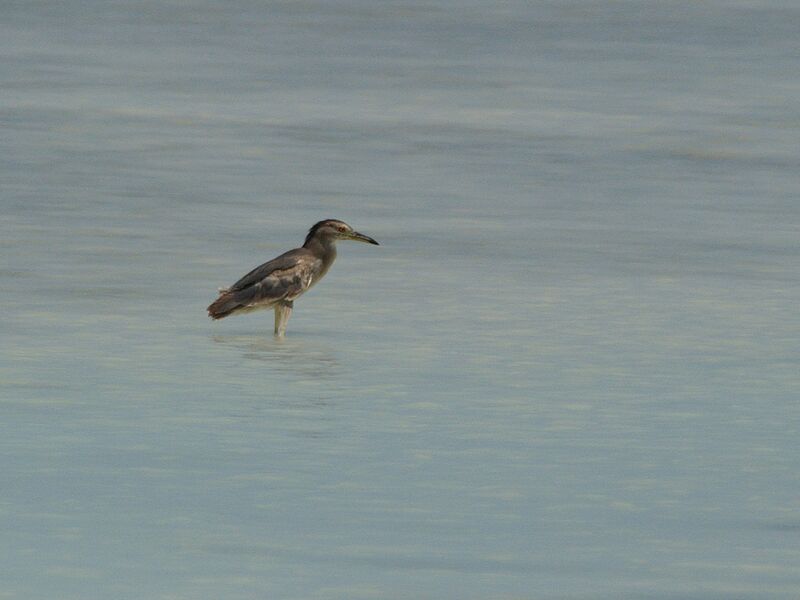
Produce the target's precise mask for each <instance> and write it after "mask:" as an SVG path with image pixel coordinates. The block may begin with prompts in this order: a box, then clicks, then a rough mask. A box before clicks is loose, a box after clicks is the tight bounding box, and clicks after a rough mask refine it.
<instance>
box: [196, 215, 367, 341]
mask: <svg viewBox="0 0 800 600" xmlns="http://www.w3.org/2000/svg"><path fill="white" fill-rule="evenodd" d="M338 240H354V241H356V242H364V243H367V244H374V245H376V246H379V245H380V244H378V242H376V241H375V240H374V239H372V238H371V237H369V236H367V235H364V234H363V233H359V232H357V231H355V230H354V229H353V228H352V227H350V225H348V224H347V223H345V222H344V221H340V220H338V219H325V220H323V221H319V222H318V223H315V224H314V225H313V226H312V227H311V229H309V230H308V235H306V239H305V242H304V243H303V245H302V246H301V247H300V248H295V249H294V250H289V251H288V252H285V253H283V254H281V255H280V256H278V257H276V258H273V259H272V260H270V261H268V262H265V263H264V264H263V265H260V266H258V267H256V268H255V269H253V270H252V271H250V272H249V273H248V274H247V275H245V276H244V277H242V278H241V279H239V281H237V282H236V283H234V284H233V285H232V286H230V287H228V288H219V290H218V291H219V298H217V299H216V300H214V302H212V303H211V304H210V305H209V307H208V309H207V310H208V316H209V317H211V318H212V319H214V320H218V319H224V318H225V317H228V316H230V315H237V314H244V313H249V312H253V311H256V310H262V309H269V308H271V309H273V310H274V311H275V332H274V333H275V337H276V338H283V337H284V336H285V335H286V324H287V323H288V322H289V317H291V315H292V309H293V308H294V301H295V300H296V299H297V298H299V297H300V296H301V295H303V294H304V293H306V292H307V291H308V290H310V289H311V288H312V287H313V286H314V285H316V284H317V283H318V282H319V280H320V279H322V278H323V277H324V276H325V274H326V273H327V272H328V269H330V268H331V265H332V264H333V261H334V260H335V259H336V242H337V241H338Z"/></svg>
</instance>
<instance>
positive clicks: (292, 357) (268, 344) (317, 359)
mask: <svg viewBox="0 0 800 600" xmlns="http://www.w3.org/2000/svg"><path fill="white" fill-rule="evenodd" d="M212 340H213V341H214V343H216V344H220V345H222V346H226V347H229V348H233V349H236V350H238V351H239V352H241V355H242V358H245V359H247V360H257V361H261V362H264V363H268V364H269V365H270V366H271V367H272V368H273V369H274V370H275V371H276V372H278V373H284V374H287V375H291V376H292V377H295V378H300V379H309V380H314V381H319V380H330V379H336V378H337V377H338V376H339V375H340V373H341V368H340V365H339V363H338V361H337V360H336V356H335V355H334V353H333V352H332V351H331V350H330V349H329V348H327V347H325V346H320V345H319V344H317V343H315V344H314V345H313V346H311V345H309V344H308V343H306V342H304V341H303V340H298V339H289V338H286V339H281V340H276V339H275V338H273V337H272V336H265V335H215V336H213V337H212Z"/></svg>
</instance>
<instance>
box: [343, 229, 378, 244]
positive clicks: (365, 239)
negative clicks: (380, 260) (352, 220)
mask: <svg viewBox="0 0 800 600" xmlns="http://www.w3.org/2000/svg"><path fill="white" fill-rule="evenodd" d="M350 239H351V240H355V241H356V242H365V243H367V244H375V245H376V246H380V244H379V243H378V242H376V241H375V240H373V239H372V238H371V237H369V236H368V235H364V234H363V233H358V232H357V231H354V232H353V233H351V234H350Z"/></svg>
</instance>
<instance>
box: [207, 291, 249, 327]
mask: <svg viewBox="0 0 800 600" xmlns="http://www.w3.org/2000/svg"><path fill="white" fill-rule="evenodd" d="M240 307H241V304H240V303H239V301H238V300H237V299H236V294H234V293H233V292H229V291H228V290H227V289H225V288H220V289H219V298H217V299H216V300H214V302H212V303H211V304H210V305H209V307H208V309H207V310H208V316H209V317H211V318H212V319H214V320H217V319H224V318H225V317H227V316H228V315H230V314H231V313H233V312H235V311H236V309H237V308H240Z"/></svg>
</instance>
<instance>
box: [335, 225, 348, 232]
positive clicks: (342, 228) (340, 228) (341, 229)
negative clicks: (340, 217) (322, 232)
mask: <svg viewBox="0 0 800 600" xmlns="http://www.w3.org/2000/svg"><path fill="white" fill-rule="evenodd" d="M336 229H338V230H339V231H341V232H342V233H344V232H345V231H347V230H346V229H345V228H344V227H342V226H341V225H339V227H337V228H336Z"/></svg>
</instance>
